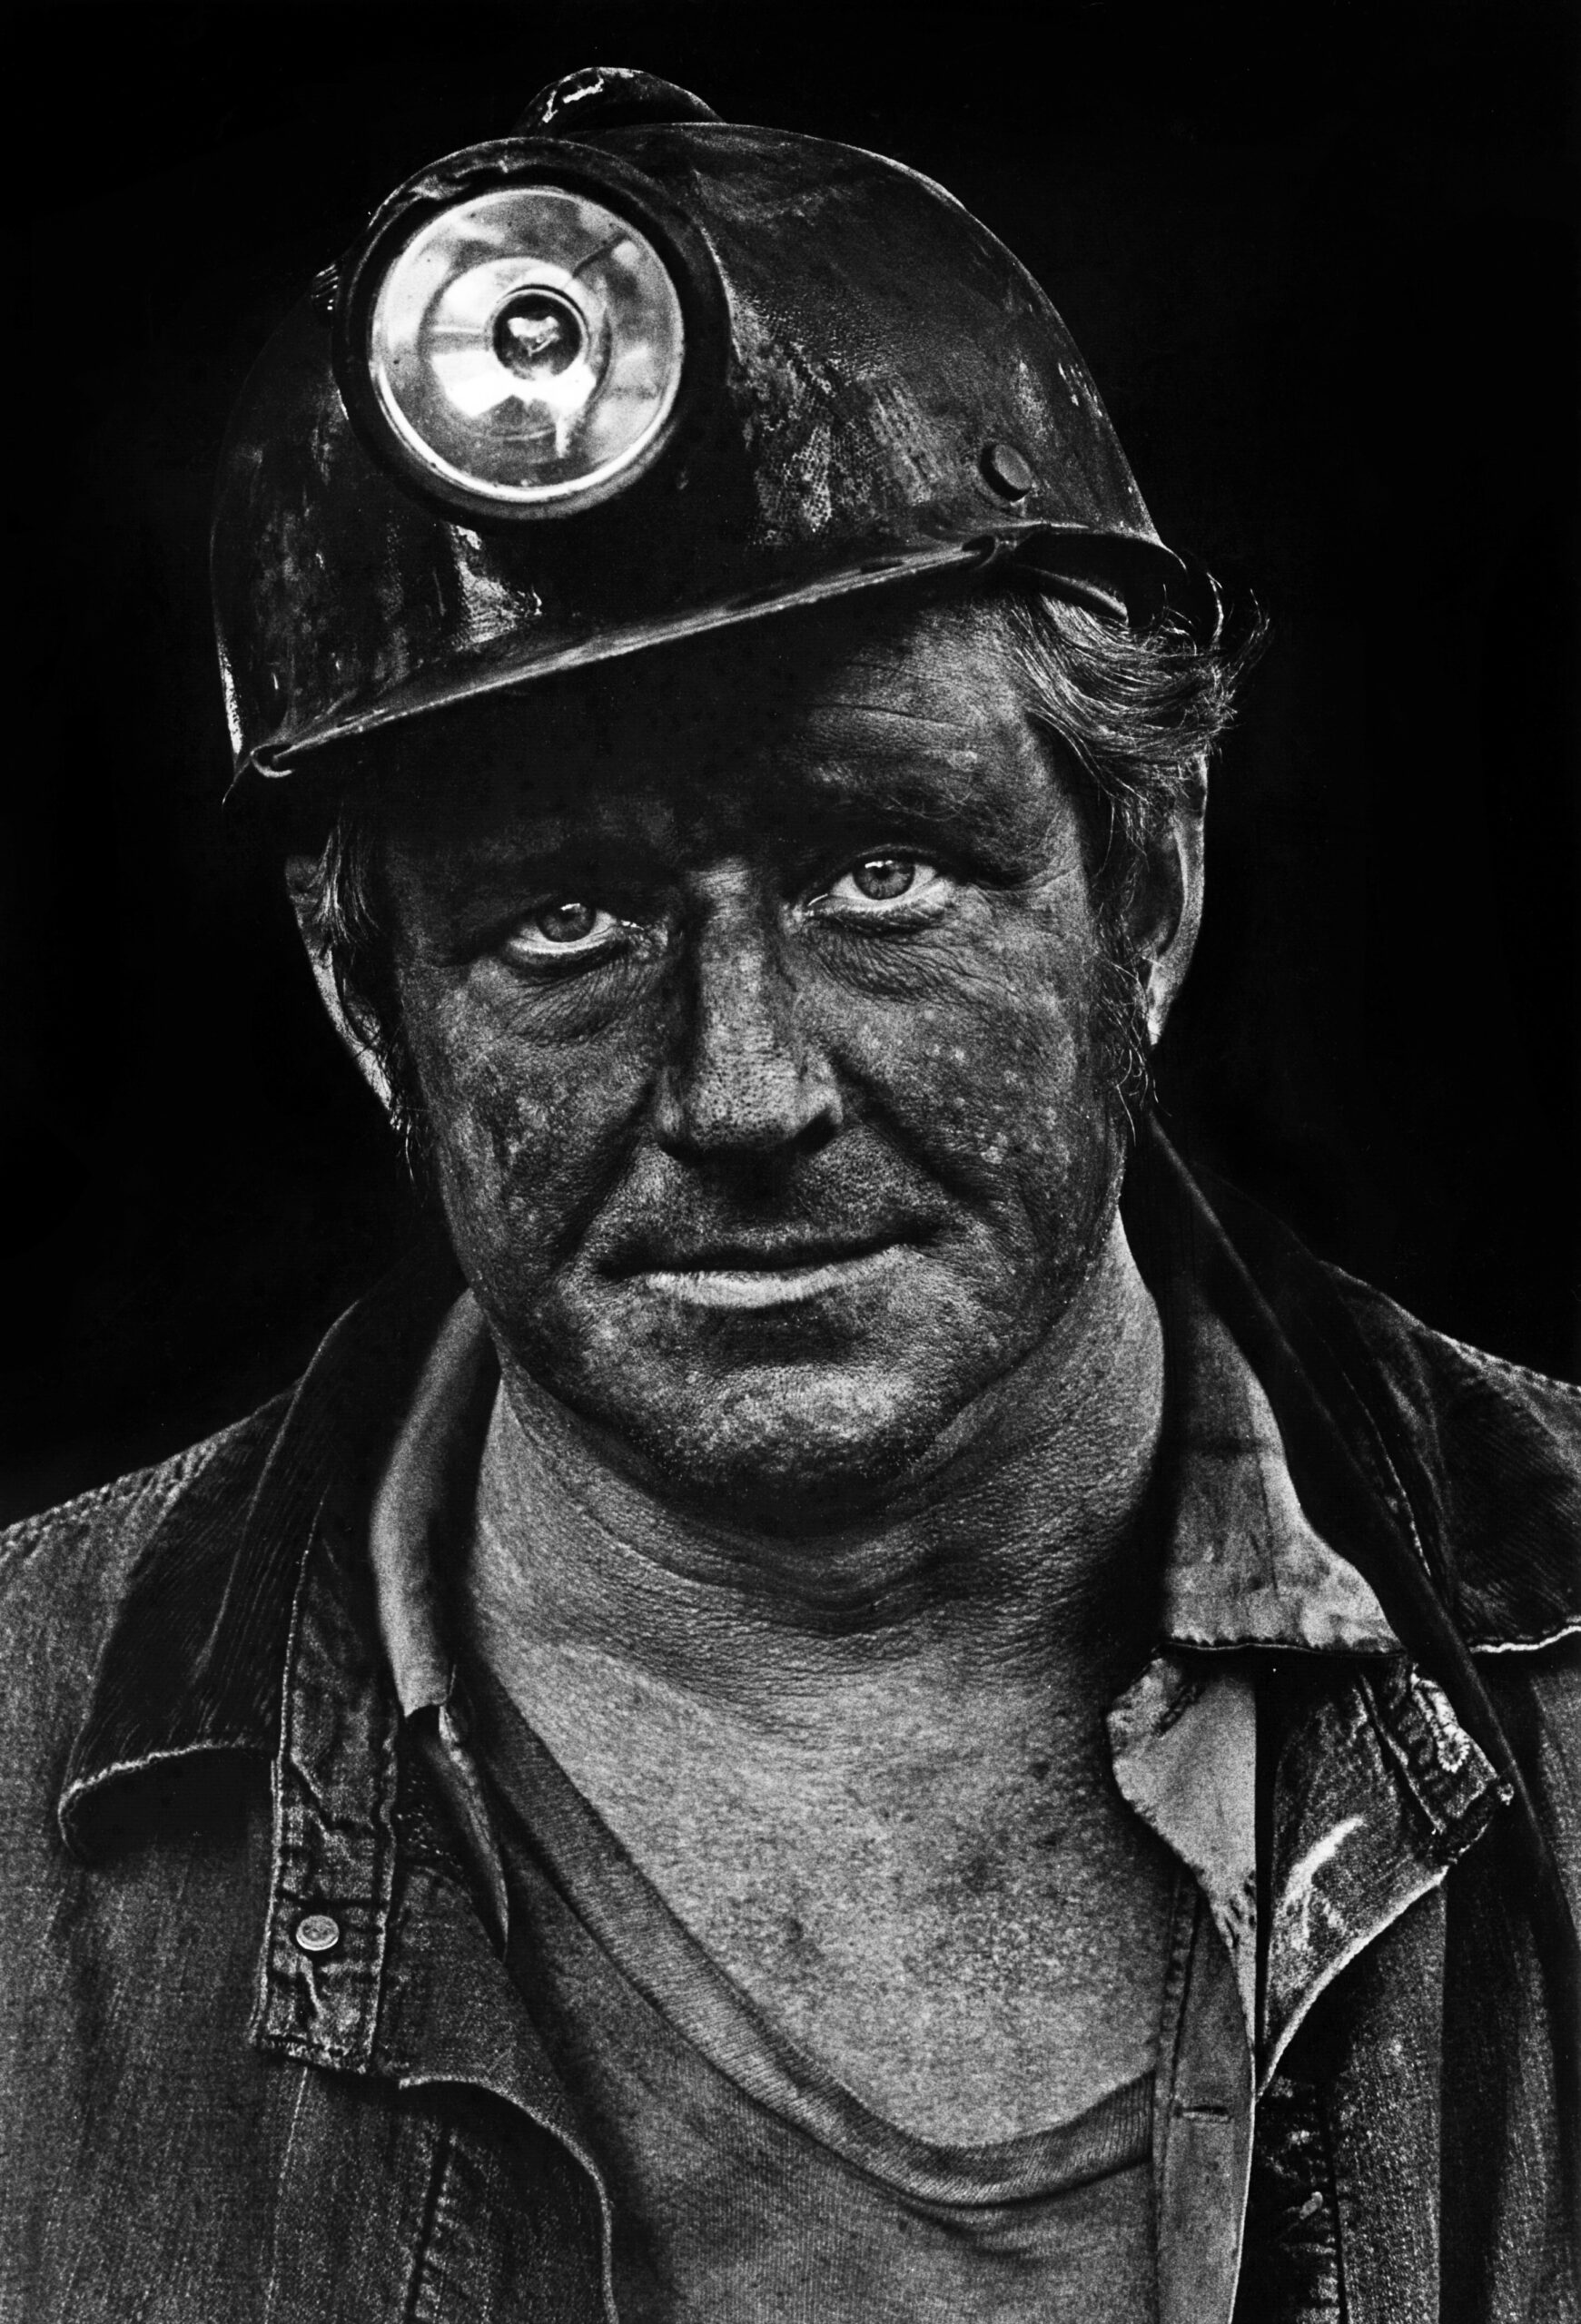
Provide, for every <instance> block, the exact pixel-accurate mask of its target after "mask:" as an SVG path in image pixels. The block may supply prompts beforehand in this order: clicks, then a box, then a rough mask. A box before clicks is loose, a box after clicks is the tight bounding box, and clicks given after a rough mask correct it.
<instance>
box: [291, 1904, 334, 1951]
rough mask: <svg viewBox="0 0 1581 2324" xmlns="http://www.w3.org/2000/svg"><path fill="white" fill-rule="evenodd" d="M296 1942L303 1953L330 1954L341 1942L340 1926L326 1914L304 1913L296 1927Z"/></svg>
mask: <svg viewBox="0 0 1581 2324" xmlns="http://www.w3.org/2000/svg"><path fill="white" fill-rule="evenodd" d="M296 1941H297V1945H298V1946H299V1947H300V1949H301V1951H302V1952H303V1953H332V1952H333V1951H334V1949H335V1947H336V1945H339V1943H340V1942H341V1924H340V1922H339V1921H338V1920H335V1919H333V1918H332V1917H331V1915H330V1914H328V1913H304V1914H303V1915H302V1916H301V1920H300V1921H298V1923H297V1925H296Z"/></svg>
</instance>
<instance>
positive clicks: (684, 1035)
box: [656, 867, 840, 1160]
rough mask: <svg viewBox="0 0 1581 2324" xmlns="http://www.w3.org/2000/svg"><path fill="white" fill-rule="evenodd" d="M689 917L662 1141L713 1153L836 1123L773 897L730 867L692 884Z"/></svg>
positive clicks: (776, 1144) (800, 1143)
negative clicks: (694, 895) (697, 884)
mask: <svg viewBox="0 0 1581 2324" xmlns="http://www.w3.org/2000/svg"><path fill="white" fill-rule="evenodd" d="M688 921H689V926H688V931H687V946H686V953H685V958H684V967H683V971H682V977H683V982H682V998H681V1005H680V1008H679V1009H678V1011H677V1021H676V1026H675V1031H674V1034H673V1036H672V1049H671V1052H670V1055H669V1057H668V1058H667V1059H666V1063H665V1068H664V1071H663V1073H662V1075H661V1077H660V1080H659V1087H658V1094H657V1118H656V1128H657V1135H658V1138H659V1142H660V1144H661V1145H663V1146H665V1147H667V1148H668V1149H669V1150H670V1151H671V1152H672V1153H675V1154H679V1155H684V1156H686V1157H689V1158H692V1159H702V1158H708V1159H717V1160H724V1159H726V1158H727V1157H730V1156H732V1155H736V1156H740V1157H752V1158H754V1159H757V1160H763V1159H766V1158H768V1157H772V1156H774V1155H776V1154H784V1153H786V1151H787V1150H788V1149H792V1148H798V1149H803V1150H805V1149H807V1148H810V1147H818V1146H822V1145H823V1144H825V1142H826V1140H827V1139H828V1138H830V1137H833V1136H834V1134H835V1131H836V1130H837V1129H838V1128H839V1126H840V1097H839V1090H838V1088H837V1086H836V1083H835V1076H834V1073H833V1070H832V1068H831V1067H830V1064H829V1061H828V1059H827V1058H826V1057H825V1055H824V1053H823V1051H822V1049H821V1048H820V1047H819V1046H818V1044H817V1043H816V1042H815V1041H809V1039H807V1034H806V1029H805V1012H804V1010H803V1009H801V1008H800V1007H799V1006H798V1000H797V994H796V990H795V980H794V977H793V974H792V970H791V967H790V964H789V962H788V961H787V960H786V957H785V939H784V933H783V931H782V930H781V928H780V925H779V919H778V909H777V904H776V901H775V899H774V898H773V897H772V896H765V895H764V894H762V893H761V892H760V891H759V888H758V885H757V883H756V881H754V880H753V879H752V877H751V874H750V873H749V872H747V871H746V868H745V867H740V868H736V867H732V869H731V870H730V871H728V872H721V873H718V874H716V876H714V877H713V878H711V879H709V880H708V881H706V882H702V883H700V892H699V893H698V895H697V898H696V901H695V909H694V911H692V912H691V913H690V914H689V915H688Z"/></svg>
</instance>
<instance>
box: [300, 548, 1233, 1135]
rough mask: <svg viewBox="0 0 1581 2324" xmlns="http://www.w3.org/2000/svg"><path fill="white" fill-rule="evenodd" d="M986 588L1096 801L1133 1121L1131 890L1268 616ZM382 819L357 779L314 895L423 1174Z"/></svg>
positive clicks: (1113, 1060)
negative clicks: (1237, 633) (1223, 625)
mask: <svg viewBox="0 0 1581 2324" xmlns="http://www.w3.org/2000/svg"><path fill="white" fill-rule="evenodd" d="M989 603H990V605H991V606H992V609H993V614H994V615H995V618H996V620H997V623H998V625H999V628H1000V631H1001V635H1002V636H1003V639H1004V641H1005V642H1006V644H1007V645H1008V646H1009V649H1010V652H1011V655H1012V657H1013V663H1014V665H1015V668H1016V671H1017V674H1018V676H1019V679H1020V682H1021V684H1022V686H1023V706H1024V708H1025V712H1026V715H1027V717H1028V719H1029V720H1030V722H1031V723H1032V725H1033V728H1034V730H1035V731H1036V732H1037V733H1038V734H1039V735H1040V736H1041V737H1042V739H1043V741H1044V743H1045V744H1046V745H1047V747H1048V748H1049V750H1050V751H1051V753H1052V756H1053V758H1054V759H1055V761H1056V763H1058V764H1059V765H1060V767H1061V768H1062V771H1063V772H1064V773H1066V774H1067V776H1069V777H1070V778H1071V779H1072V781H1073V782H1074V783H1075V785H1076V788H1077V790H1078V792H1079V793H1080V794H1081V795H1082V802H1083V805H1084V808H1085V813H1086V826H1087V838H1088V865H1089V876H1090V879H1091V881H1092V900H1093V906H1094V910H1095V911H1096V914H1097V917H1098V924H1099V930H1100V933H1101V937H1102V983H1101V988H1100V991H1099V995H1098V1024H1097V1027H1096V1029H1095V1030H1096V1038H1097V1041H1098V1045H1099V1059H1100V1071H1101V1073H1102V1078H1103V1081H1104V1086H1105V1088H1107V1090H1108V1092H1109V1095H1110V1098H1111V1102H1112V1107H1113V1109H1114V1112H1115V1115H1116V1118H1117V1120H1118V1121H1119V1123H1120V1125H1121V1126H1122V1128H1123V1129H1124V1130H1126V1131H1127V1132H1129V1130H1130V1128H1131V1126H1132V1125H1133V1124H1134V1120H1135V1117H1136V1112H1137V1110H1138V1109H1139V1108H1141V1106H1142V1105H1143V1104H1145V1102H1146V1099H1147V1096H1148V1092H1149V1088H1150V1081H1151V1068H1150V1061H1149V1043H1148V1038H1147V1027H1146V1019H1145V1013H1144V1005H1143V992H1144V986H1145V980H1146V979H1145V966H1144V961H1143V958H1142V955H1141V950H1140V949H1139V947H1138V944H1137V942H1136V940H1135V937H1134V934H1133V932H1132V924H1131V923H1132V916H1133V910H1134V906H1135V903H1136V901H1137V897H1138V893H1139V891H1140V890H1141V885H1142V883H1143V881H1144V880H1145V878H1146V876H1147V867H1148V862H1149V858H1150V855H1151V852H1152V851H1153V850H1154V848H1155V847H1156V846H1157V845H1158V844H1159V842H1161V839H1162V837H1163V835H1164V833H1165V832H1167V830H1168V828H1169V825H1170V822H1171V818H1172V817H1173V815H1174V814H1175V813H1176V812H1177V811H1178V810H1180V809H1181V808H1184V809H1185V810H1186V811H1187V812H1191V813H1200V812H1201V810H1202V807H1203V805H1204V803H1205V801H1206V798H1207V784H1208V766H1209V762H1210V758H1211V755H1212V753H1213V750H1214V747H1215V745H1216V743H1218V741H1219V739H1220V735H1221V734H1223V732H1224V729H1225V727H1226V726H1227V725H1228V724H1229V723H1230V717H1231V714H1232V711H1233V704H1234V697H1235V694H1236V690H1237V688H1238V686H1239V684H1240V679H1241V677H1242V676H1243V675H1244V673H1245V671H1246V669H1247V667H1248V665H1249V664H1250V661H1251V659H1252V658H1253V656H1254V655H1255V653H1256V652H1257V651H1258V649H1259V647H1260V643H1261V632H1260V627H1258V628H1256V629H1255V630H1254V632H1253V634H1252V635H1250V636H1249V637H1248V638H1247V639H1246V640H1245V641H1244V642H1243V643H1242V644H1241V645H1239V646H1238V647H1237V648H1236V649H1234V650H1233V651H1230V650H1227V649H1226V648H1225V647H1224V646H1223V645H1222V644H1221V643H1220V641H1219V640H1217V639H1215V640H1214V641H1212V642H1211V643H1209V644H1204V643H1202V642H1201V641H1200V640H1198V639H1197V638H1196V637H1194V636H1193V635H1192V633H1191V631H1190V630H1189V629H1188V628H1187V627H1186V626H1185V625H1184V624H1183V623H1180V622H1177V621H1174V620H1172V619H1171V618H1169V617H1166V618H1165V619H1163V620H1162V621H1161V622H1159V623H1156V624H1155V625H1153V626H1151V628H1149V629H1147V630H1145V631H1140V632H1139V631H1133V630H1131V629H1128V628H1126V627H1124V626H1122V625H1121V624H1119V623H1118V622H1115V621H1113V620H1109V619H1105V618H1104V617H1103V616H1102V615H1099V614H1096V613H1093V612H1090V611H1088V610H1087V609H1086V608H1085V607H1084V606H1076V605H1073V604H1072V603H1070V602H1069V601H1068V600H1066V599H1064V598H1062V597H1059V596H1055V595H1053V594H1052V592H1050V591H1046V590H1043V589H1034V588H1029V587H1028V586H1026V585H1025V584H1024V583H1021V582H1014V581H1013V582H1010V583H1007V584H1005V585H1004V586H1001V587H1000V588H998V589H997V590H996V591H995V592H994V594H993V597H992V598H991V599H990V600H989ZM381 832H382V821H381V817H380V809H379V786H377V785H375V784H373V783H351V784H350V785H349V786H348V788H347V789H346V791H345V792H344V793H343V794H342V797H341V803H340V805H339V807H338V809H337V811H336V813H335V817H334V821H333V823H332V824H331V829H330V832H329V836H328V839H327V841H326V842H324V845H323V847H322V850H321V854H320V856H319V861H318V866H317V872H316V875H315V877H314V879H313V881H312V902H313V911H314V918H315V920H316V923H317V929H318V940H319V941H320V943H321V946H322V948H323V950H325V952H326V953H327V955H328V958H329V960H330V964H331V970H332V971H333V976H334V982H335V989H336V991H337V992H338V994H339V995H340V1000H341V1008H342V1009H344V1011H345V1014H346V1017H347V1019H348V1021H349V1023H350V1025H351V1029H352V1030H353V1032H354V1033H355V1034H356V1035H357V1037H358V1038H359V1039H361V1040H362V1041H364V1042H366V1044H367V1046H368V1048H369V1049H371V1052H372V1054H373V1056H374V1057H375V1059H377V1061H378V1063H379V1066H380V1071H381V1072H382V1074H383V1076H384V1078H385V1081H386V1083H387V1085H388V1088H389V1091H390V1120H391V1124H392V1126H393V1128H394V1129H395V1131H396V1134H397V1136H398V1137H400V1141H401V1144H402V1147H403V1149H404V1151H405V1154H406V1157H407V1161H408V1164H409V1167H410V1168H411V1169H412V1171H413V1174H414V1176H417V1177H421V1176H422V1175H423V1172H424V1167H425V1161H426V1155H427V1137H426V1132H425V1118H424V1110H423V1104H422V1094H421V1090H420V1085H419V1080H418V1076H417V1070H416V1065H415V1060H414V1059H413V1058H412V1055H411V1051H410V1046H409V1044H408V1041H407V1039H406V1034H405V1029H404V1027H403V1025H402V1022H401V1012H400V991H399V984H398V978H397V973H396V960H395V941H394V927H393V921H392V915H391V911H390V901H389V897H388V893H387V891H386V887H385V882H384V880H383V877H382V871H381V862H380V853H381V851H380V837H381Z"/></svg>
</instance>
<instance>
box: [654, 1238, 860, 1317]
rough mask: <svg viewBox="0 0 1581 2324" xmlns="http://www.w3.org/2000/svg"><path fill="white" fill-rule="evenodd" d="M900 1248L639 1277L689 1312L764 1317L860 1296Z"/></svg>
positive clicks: (656, 1272)
mask: <svg viewBox="0 0 1581 2324" xmlns="http://www.w3.org/2000/svg"><path fill="white" fill-rule="evenodd" d="M901 1247H902V1246H900V1245H899V1244H898V1243H885V1244H884V1246H883V1247H882V1248H881V1249H879V1250H876V1251H859V1252H857V1253H856V1254H855V1256H854V1257H852V1258H849V1259H820V1260H819V1261H818V1262H817V1263H816V1264H815V1265H812V1266H805V1267H696V1268H689V1269H687V1271H686V1272H684V1273H683V1272H681V1271H679V1270H677V1269H671V1268H668V1267H650V1268H648V1269H647V1270H646V1271H645V1272H644V1273H643V1274H642V1275H639V1276H638V1277H637V1281H638V1282H640V1283H642V1284H645V1285H647V1288H648V1289H649V1290H650V1291H656V1292H657V1293H658V1294H659V1295H661V1296H662V1297H664V1298H667V1299H674V1300H677V1301H678V1302H679V1303H680V1304H681V1305H683V1306H686V1307H727V1308H732V1309H734V1310H736V1312H737V1313H739V1312H740V1311H742V1310H744V1309H746V1310H756V1311H757V1312H758V1313H762V1312H764V1311H766V1310H767V1309H769V1308H774V1307H800V1306H805V1304H806V1303H807V1301H808V1300H810V1299H821V1298H824V1297H825V1296H826V1295H827V1294H828V1293H830V1292H832V1291H855V1290H857V1289H859V1288H861V1287H862V1286H863V1285H866V1284H869V1283H873V1282H875V1281H877V1280H878V1279H879V1278H880V1277H882V1276H883V1275H887V1274H888V1273H889V1272H890V1271H891V1269H892V1268H893V1267H894V1265H895V1263H896V1262H897V1260H898V1259H899V1257H900V1254H901Z"/></svg>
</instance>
